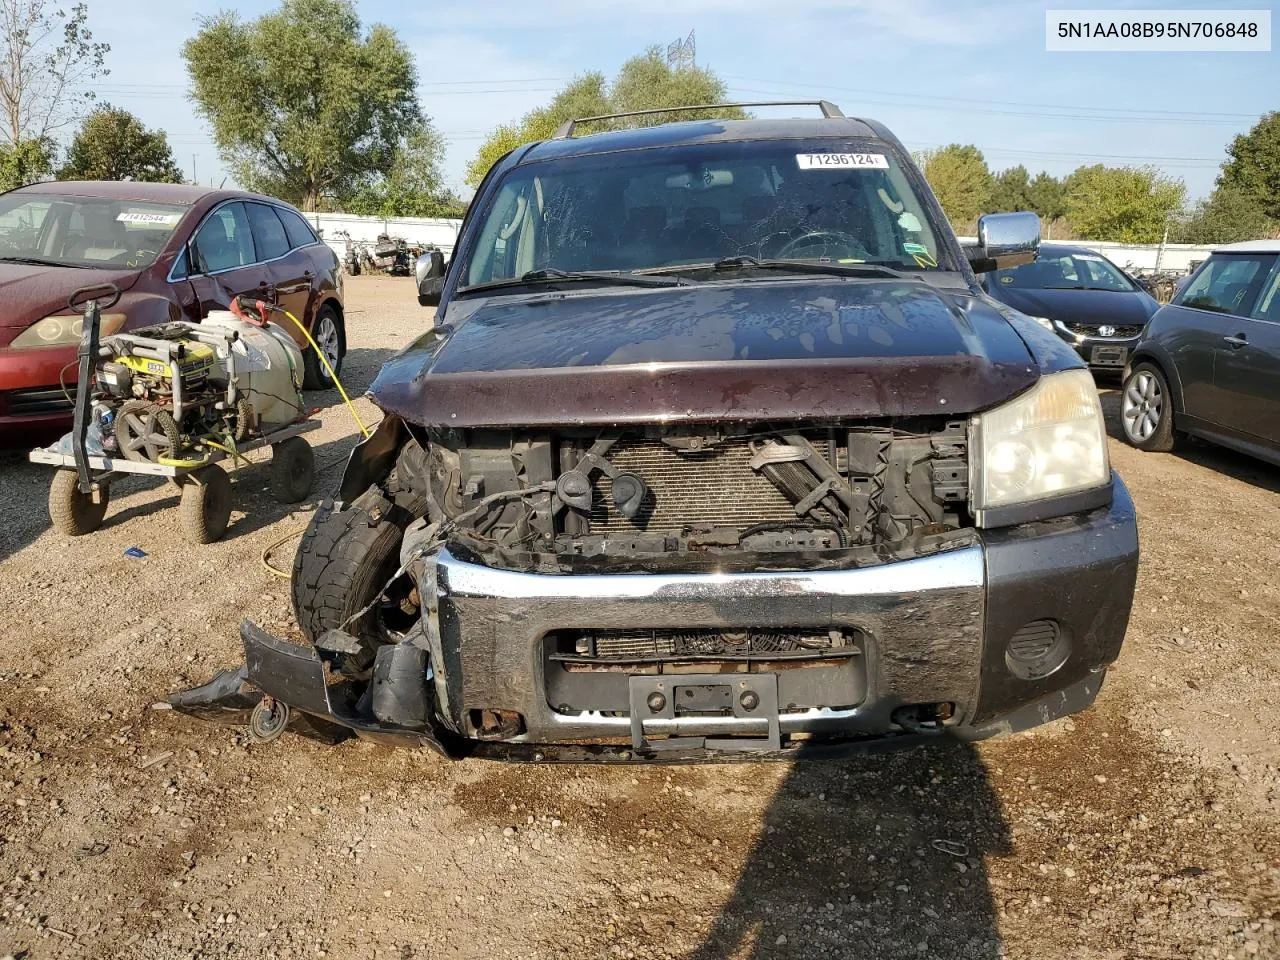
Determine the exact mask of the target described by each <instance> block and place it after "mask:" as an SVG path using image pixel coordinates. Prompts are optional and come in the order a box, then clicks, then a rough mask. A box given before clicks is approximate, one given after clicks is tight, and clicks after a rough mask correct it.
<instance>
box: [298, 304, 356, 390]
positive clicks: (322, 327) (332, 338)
mask: <svg viewBox="0 0 1280 960" xmlns="http://www.w3.org/2000/svg"><path fill="white" fill-rule="evenodd" d="M311 338H312V339H313V340H315V342H316V346H318V347H319V348H320V350H321V351H322V352H323V353H324V356H325V359H326V360H328V361H329V365H328V366H327V367H326V366H325V364H324V363H323V362H322V361H321V359H320V356H319V354H317V352H316V349H315V347H313V346H311V345H310V344H308V345H307V350H306V353H304V354H303V366H304V368H305V369H304V371H303V372H304V374H305V377H304V379H303V383H302V385H303V386H304V387H305V388H306V389H308V390H331V389H333V384H334V377H335V376H336V375H337V374H338V373H339V372H340V371H341V370H342V358H343V356H344V355H345V354H346V332H345V330H344V328H343V326H342V318H341V317H339V316H338V311H337V310H335V309H334V308H333V306H332V305H331V304H328V303H326V304H325V305H324V306H323V307H321V308H320V309H319V310H318V311H317V312H316V319H315V323H313V324H312V325H311ZM330 367H332V368H333V372H332V373H330V371H329V368H330Z"/></svg>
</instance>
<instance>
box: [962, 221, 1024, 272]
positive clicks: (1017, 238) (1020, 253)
mask: <svg viewBox="0 0 1280 960" xmlns="http://www.w3.org/2000/svg"><path fill="white" fill-rule="evenodd" d="M1039 249H1040V218H1039V217H1038V216H1037V215H1036V214H1034V213H988V214H986V215H985V216H982V217H979V218H978V242H977V243H976V244H974V245H972V246H966V247H965V248H964V252H965V255H966V256H967V257H968V258H969V265H970V266H971V267H973V270H974V272H975V273H987V272H989V271H991V270H1004V269H1005V268H1006V267H1016V266H1018V265H1019V264H1023V263H1030V262H1031V261H1033V260H1034V259H1035V258H1036V251H1037V250H1039Z"/></svg>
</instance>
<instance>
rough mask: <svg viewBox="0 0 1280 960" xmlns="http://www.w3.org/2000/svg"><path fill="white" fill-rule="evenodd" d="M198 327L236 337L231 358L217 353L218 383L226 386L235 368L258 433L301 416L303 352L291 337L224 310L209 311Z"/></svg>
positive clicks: (272, 327) (277, 329)
mask: <svg viewBox="0 0 1280 960" xmlns="http://www.w3.org/2000/svg"><path fill="white" fill-rule="evenodd" d="M201 326H202V327H205V328H206V329H207V328H209V327H217V328H220V329H225V330H231V331H234V332H235V333H236V334H238V337H237V339H236V340H235V341H234V343H232V344H231V348H230V349H231V352H232V354H233V357H232V358H229V357H228V356H227V354H226V351H225V350H222V349H219V350H218V364H219V366H220V367H221V370H220V371H219V379H221V380H222V381H223V382H226V380H227V379H228V377H229V371H230V369H231V368H234V370H235V376H236V389H237V391H238V392H239V393H240V395H241V396H245V397H247V398H248V400H249V402H250V403H251V404H253V409H254V413H255V415H256V416H257V419H258V424H259V429H260V430H262V431H264V432H265V431H267V430H270V429H272V428H274V427H280V426H282V425H284V424H287V423H293V422H294V421H295V420H297V419H298V418H299V417H300V416H301V415H302V395H301V394H300V393H299V390H300V388H301V385H302V351H301V350H300V349H298V345H297V344H296V343H294V342H293V338H292V337H290V336H289V335H288V334H287V333H285V331H284V330H282V329H281V328H280V327H278V326H276V325H275V324H274V323H268V324H267V325H266V326H265V327H260V326H258V325H256V324H253V323H248V322H246V321H244V320H241V319H240V318H239V317H237V316H236V315H235V314H233V313H230V312H229V311H226V310H213V311H210V313H209V316H207V317H206V318H205V319H204V320H203V321H202V322H201ZM232 360H234V363H233V362H232Z"/></svg>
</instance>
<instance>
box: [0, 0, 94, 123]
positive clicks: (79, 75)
mask: <svg viewBox="0 0 1280 960" xmlns="http://www.w3.org/2000/svg"><path fill="white" fill-rule="evenodd" d="M88 20H89V12H88V8H87V7H86V6H85V5H84V4H83V3H77V4H76V5H75V6H73V7H72V8H71V9H70V11H67V10H64V9H61V8H55V7H53V6H51V5H50V3H49V0H0V114H2V116H0V119H2V120H3V123H4V129H3V131H0V138H3V139H2V140H0V142H3V143H4V144H5V145H7V146H9V147H11V148H12V147H15V146H17V145H19V144H20V143H22V142H23V141H27V142H36V143H39V142H44V141H47V140H48V139H49V138H50V137H52V136H53V134H55V133H57V132H58V131H59V130H62V129H63V128H65V127H66V126H68V125H69V124H71V123H74V122H75V121H76V120H77V119H78V118H79V116H80V114H81V112H82V111H83V109H85V108H87V106H88V104H89V103H90V102H91V101H92V100H93V98H94V93H93V89H92V88H91V87H89V86H87V84H89V82H90V81H92V80H94V79H96V78H98V77H100V76H103V75H104V74H106V73H107V69H106V67H105V66H104V65H103V64H104V61H105V59H106V55H107V51H109V50H110V49H111V48H110V47H109V46H108V45H107V44H105V43H95V42H94V40H93V33H92V32H91V31H90V30H89V27H88Z"/></svg>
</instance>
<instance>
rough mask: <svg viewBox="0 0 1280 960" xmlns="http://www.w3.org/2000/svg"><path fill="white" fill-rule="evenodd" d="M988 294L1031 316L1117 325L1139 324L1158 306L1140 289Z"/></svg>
mask: <svg viewBox="0 0 1280 960" xmlns="http://www.w3.org/2000/svg"><path fill="white" fill-rule="evenodd" d="M994 286H995V287H996V288H997V289H994V290H992V291H991V295H992V296H993V297H995V298H996V299H997V300H1001V301H1003V302H1005V303H1007V304H1008V305H1009V306H1011V307H1013V308H1014V309H1015V310H1020V311H1021V312H1023V313H1026V314H1030V315H1031V316H1033V317H1047V318H1048V319H1050V320H1060V321H1062V322H1063V323H1089V324H1103V323H1109V324H1113V325H1115V326H1118V327H1127V326H1142V325H1143V324H1145V323H1146V322H1147V321H1148V320H1150V319H1151V315H1152V314H1153V313H1155V312H1156V309H1157V308H1158V307H1159V306H1160V304H1158V303H1157V302H1156V301H1155V299H1154V298H1153V297H1152V296H1151V295H1150V294H1147V293H1145V292H1143V291H1141V290H1134V291H1131V292H1127V293H1126V292H1122V291H1118V290H1035V289H1025V288H1014V287H1000V285H999V284H995V285H994Z"/></svg>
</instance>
